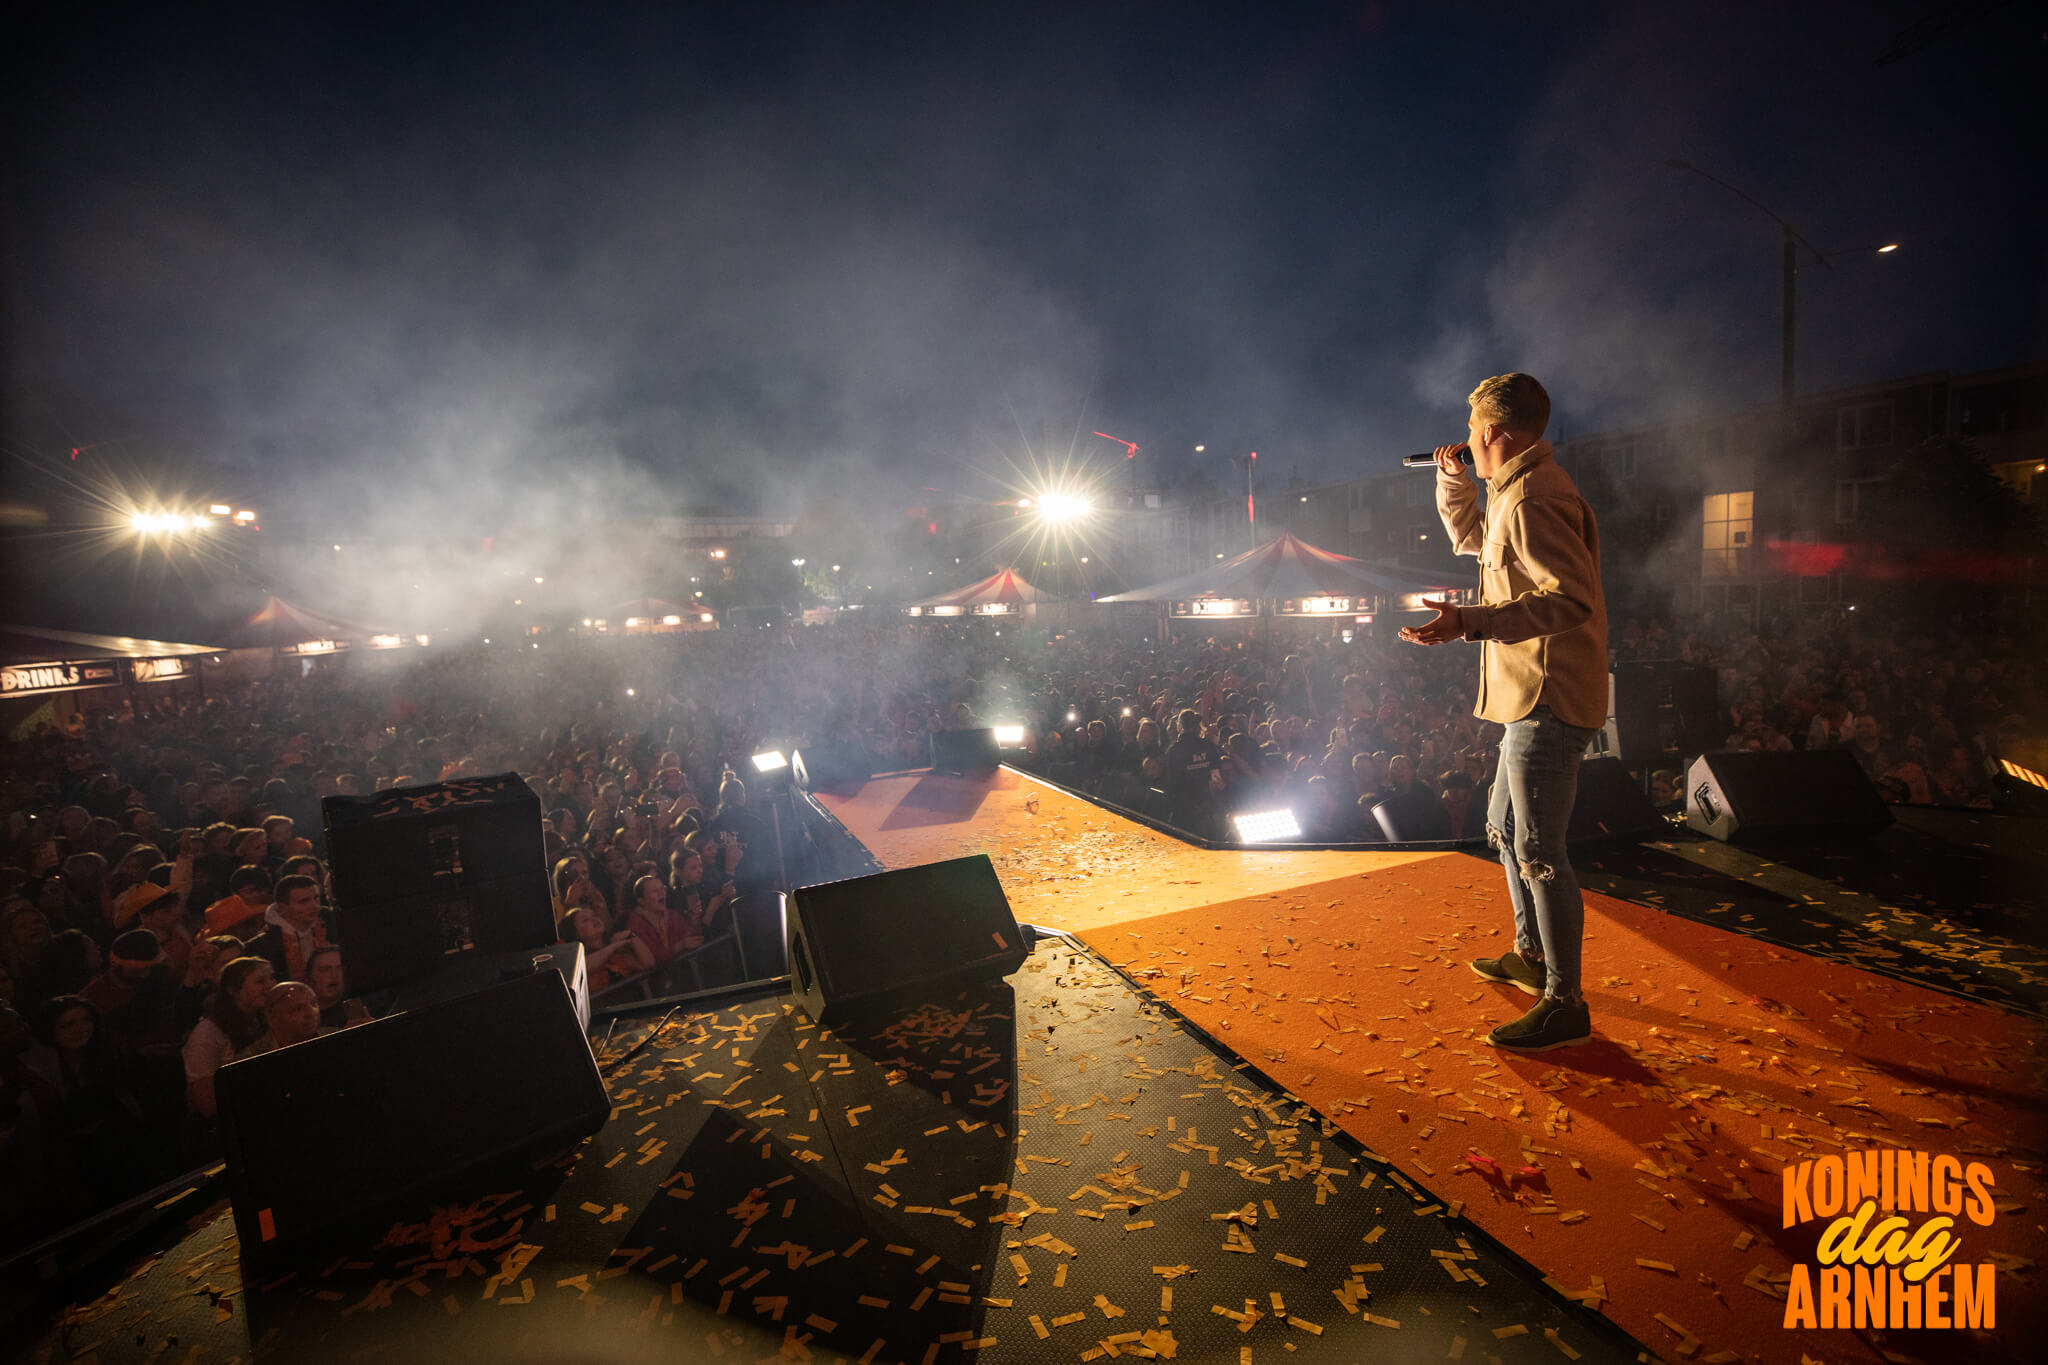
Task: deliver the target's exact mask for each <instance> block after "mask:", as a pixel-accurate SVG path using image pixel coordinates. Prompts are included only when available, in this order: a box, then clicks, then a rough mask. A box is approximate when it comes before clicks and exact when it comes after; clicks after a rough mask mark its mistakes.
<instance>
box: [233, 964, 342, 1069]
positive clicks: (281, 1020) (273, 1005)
mask: <svg viewBox="0 0 2048 1365" xmlns="http://www.w3.org/2000/svg"><path fill="white" fill-rule="evenodd" d="M331 1032H333V1030H332V1029H329V1028H326V1027H324V1026H323V1025H322V1024H321V1023H320V1001H319V998H318V997H317V996H315V995H314V993H313V988H312V987H311V986H309V985H307V984H306V983H305V982H303V981H280V982H278V983H277V984H276V985H274V986H272V987H271V988H270V993H269V995H267V996H265V997H264V1001H263V1032H262V1033H260V1034H258V1035H257V1037H256V1041H255V1042H253V1043H251V1044H249V1046H247V1047H245V1048H243V1049H242V1050H241V1051H240V1052H238V1053H236V1054H235V1060H236V1061H240V1060H241V1059H242V1058H244V1057H260V1056H262V1055H263V1054H264V1053H266V1052H275V1051H277V1050H278V1049H279V1048H281V1047H290V1046H292V1045H293V1044H294V1043H303V1042H305V1041H306V1040H307V1039H309V1038H317V1037H319V1036H320V1035H321V1034H323V1033H331Z"/></svg>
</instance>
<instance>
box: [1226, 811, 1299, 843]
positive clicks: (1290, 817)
mask: <svg viewBox="0 0 2048 1365" xmlns="http://www.w3.org/2000/svg"><path fill="white" fill-rule="evenodd" d="M1230 823H1231V824H1233V825H1235V826H1237V838H1238V842H1239V843H1245V844H1272V843H1278V842H1280V841H1281V840H1283V839H1299V838H1300V837H1301V822H1300V821H1299V820H1296V819H1295V818H1294V812H1293V811H1291V810H1262V811H1255V812H1253V813H1252V814H1250V815H1233V816H1231V817H1230Z"/></svg>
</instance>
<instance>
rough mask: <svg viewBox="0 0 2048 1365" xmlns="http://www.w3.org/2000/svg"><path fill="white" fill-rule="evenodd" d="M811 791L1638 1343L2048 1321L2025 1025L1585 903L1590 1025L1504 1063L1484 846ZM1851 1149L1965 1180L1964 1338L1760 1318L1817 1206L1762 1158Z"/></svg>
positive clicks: (1978, 1346)
mask: <svg viewBox="0 0 2048 1365" xmlns="http://www.w3.org/2000/svg"><path fill="white" fill-rule="evenodd" d="M826 804H827V805H828V806H830V808H831V809H832V810H833V811H834V813H835V814H836V815H838V816H839V818H840V819H841V820H842V821H843V822H844V823H845V824H846V825H847V827H848V828H849V829H850V830H851V831H852V832H853V833H854V835H855V836H856V837H858V838H859V839H861V840H862V842H863V843H865V844H866V845H867V847H868V848H869V849H870V850H872V851H873V852H874V853H875V854H876V856H877V857H879V858H880V859H882V860H883V861H884V862H885V863H886V864H888V865H889V866H892V867H898V866H908V865H914V864H917V863H923V862H930V861H934V860H937V859H941V858H947V857H957V856H961V855H963V854H968V853H987V854H989V855H990V856H991V858H992V859H993V860H994V862H995V865H996V867H997V870H998V871H999V873H1000V874H1001V876H1002V878H1003V882H1004V885H1005V888H1006V889H1007V890H1008V892H1009V895H1010V898H1011V902H1012V907H1013V909H1014V910H1015V911H1016V914H1017V917H1018V918H1019V919H1021V920H1029V921H1032V922H1034V923H1039V924H1044V925H1047V926H1050V927H1055V928H1061V929H1067V930H1071V931H1074V932H1077V933H1079V934H1080V935H1081V936H1082V937H1083V938H1084V939H1085V940H1086V941H1087V942H1088V943H1089V944H1090V945H1091V946H1093V947H1094V948H1095V949H1096V950H1097V951H1098V952H1100V953H1102V954H1103V956H1105V957H1107V958H1108V959H1109V960H1111V961H1112V962H1114V963H1115V964H1116V965H1117V966H1119V967H1120V968H1121V969H1123V970H1124V971H1125V972H1126V973H1128V974H1129V975H1131V976H1133V977H1135V978H1137V979H1138V980H1139V981H1140V982H1141V983H1143V984H1144V985H1146V986H1147V987H1148V988H1149V989H1150V990H1152V991H1153V992H1155V993H1156V994H1157V995H1158V996H1159V997H1160V998H1161V999H1163V1000H1165V1001H1166V1002H1167V1003H1169V1004H1171V1005H1172V1006H1173V1008H1175V1009H1176V1010H1178V1011H1180V1012H1181V1013H1182V1014H1184V1015H1185V1016H1186V1017H1188V1018H1189V1019H1190V1020H1191V1021H1193V1022H1194V1023H1195V1024H1196V1025H1197V1026H1198V1027H1200V1028H1202V1029H1204V1030H1205V1031H1207V1032H1208V1033H1209V1034H1211V1036H1213V1037H1215V1038H1216V1039H1218V1040H1219V1041H1221V1042H1222V1043H1223V1044H1225V1045H1226V1046H1228V1047H1230V1048H1231V1049H1232V1050H1234V1051H1236V1052H1238V1053H1239V1054H1240V1055H1242V1056H1243V1057H1245V1058H1246V1059H1247V1060H1249V1061H1250V1062H1251V1063H1252V1064H1254V1065H1255V1066H1258V1067H1259V1068H1261V1069H1262V1070H1263V1071H1265V1072H1266V1074H1267V1075H1269V1076H1271V1077H1272V1078H1273V1079H1274V1080H1275V1081H1276V1082H1277V1083H1279V1084H1280V1085H1282V1086H1285V1087H1287V1088H1288V1089H1290V1090H1291V1091H1292V1092H1293V1093H1294V1094H1295V1095H1297V1096H1299V1097H1300V1098H1301V1099H1303V1100H1305V1101H1306V1102H1308V1103H1310V1104H1311V1105H1313V1106H1314V1107H1315V1108H1316V1109H1317V1110H1318V1111H1320V1112H1322V1113H1323V1114H1325V1115H1326V1116H1328V1117H1329V1118H1331V1119H1332V1120H1333V1121H1335V1122H1336V1123H1338V1124H1339V1125H1340V1126H1342V1127H1343V1128H1344V1129H1345V1130H1346V1131H1347V1132H1349V1133H1351V1134H1352V1135H1353V1136H1354V1137H1356V1138H1358V1139H1359V1140H1360V1141H1361V1142H1363V1143H1364V1144H1365V1145H1366V1146H1367V1147H1369V1148H1371V1149H1373V1150H1374V1151H1376V1152H1378V1153H1380V1154H1381V1155H1383V1156H1385V1157H1386V1158H1387V1159H1389V1160H1391V1161H1392V1162H1394V1163H1395V1165H1397V1166H1398V1167H1399V1168H1400V1169H1401V1170H1402V1171H1403V1172H1405V1173H1406V1174H1408V1175H1409V1176H1410V1177H1412V1178H1413V1179H1415V1180H1416V1181H1417V1182H1418V1183H1420V1184H1422V1185H1423V1186H1424V1187H1426V1188H1427V1189H1429V1190H1431V1191H1432V1192H1433V1193H1434V1194H1435V1195H1437V1196H1438V1197H1439V1198H1441V1199H1443V1200H1445V1201H1446V1202H1448V1203H1450V1204H1451V1205H1452V1207H1453V1208H1460V1209H1461V1211H1462V1213H1463V1215H1464V1216H1465V1217H1467V1218H1469V1219H1470V1220H1472V1221H1473V1222H1475V1223H1476V1224H1478V1225H1479V1226H1480V1227H1481V1228H1483V1229H1485V1231H1486V1232H1488V1233H1489V1234H1491V1235H1492V1236H1493V1237H1495V1238H1496V1239H1498V1240H1499V1241H1500V1242H1501V1243H1503V1244H1504V1245H1505V1246H1507V1247H1508V1248H1509V1249H1510V1250H1512V1251H1515V1252H1517V1253H1519V1254H1521V1255H1522V1256H1524V1257H1526V1258H1527V1259H1528V1260H1529V1261H1530V1262H1532V1263H1533V1264H1535V1265H1537V1266H1538V1267H1540V1268H1541V1269H1542V1270H1543V1271H1544V1272H1545V1273H1546V1274H1547V1275H1549V1276H1550V1278H1551V1279H1552V1280H1553V1281H1555V1282H1556V1283H1558V1284H1560V1285H1561V1286H1563V1287H1564V1288H1565V1289H1566V1290H1568V1291H1571V1292H1577V1293H1584V1294H1586V1295H1587V1296H1588V1297H1589V1299H1597V1300H1599V1301H1600V1306H1601V1310H1602V1311H1603V1312H1605V1313H1606V1314H1607V1315H1608V1316H1609V1317H1611V1318H1612V1319H1614V1320H1615V1321H1616V1322H1618V1323H1620V1324H1621V1325H1622V1326H1623V1327H1624V1328H1626V1329H1627V1330H1628V1331H1629V1332H1630V1333H1632V1334H1633V1335H1634V1336H1636V1337H1637V1339H1638V1340H1640V1341H1642V1342H1644V1343H1645V1344H1646V1345H1648V1346H1650V1347H1651V1348H1652V1349H1654V1350H1656V1351H1658V1352H1660V1353H1662V1354H1664V1355H1666V1356H1667V1357H1671V1358H1677V1359H1691V1360H1703V1361H1704V1360H1733V1359H1735V1358H1738V1357H1740V1358H1745V1359H1750V1360H1757V1361H1768V1362H1785V1365H1800V1363H1801V1362H1802V1360H1804V1359H1812V1360H1816V1361H1826V1362H1834V1361H1878V1360H1882V1359H1904V1358H1914V1359H1922V1360H1944V1359H1963V1358H1970V1359H1979V1358H1984V1357H1986V1356H1999V1355H2003V1356H2008V1357H2011V1358H2014V1359H2019V1358H2030V1357H2031V1352H2030V1351H2028V1350H2026V1349H2023V1347H2022V1346H2021V1345H2020V1343H2025V1342H2028V1341H2038V1340H2040V1333H2041V1331H2042V1330H2043V1328H2044V1326H2048V1309H2044V1308H2043V1306H2042V1305H2041V1303H2040V1301H2039V1296H2038V1295H2037V1294H2036V1293H2035V1292H2034V1286H2035V1284H2036V1283H2037V1282H2038V1273H2037V1272H2036V1271H2035V1270H2034V1268H2033V1262H2032V1258H2034V1257H2036V1256H2038V1254H2039V1251H2040V1249H2041V1247H2042V1246H2043V1245H2044V1239H2043V1236H2042V1218H2043V1215H2042V1204H2041V1199H2042V1193H2043V1191H2042V1189H2041V1174H2040V1172H2041V1164H2040V1162H2041V1158H2040V1153H2041V1150H2042V1147H2043V1141H2042V1138H2043V1127H2044V1125H2043V1117H2042V1108H2043V1103H2044V1101H2043V1086H2042V1056H2041V1053H2042V1043H2043V1037H2042V1035H2043V1031H2044V1030H2043V1029H2042V1027H2041V1026H2040V1025H2039V1024H2038V1023H2037V1022H2035V1021H2032V1020H2027V1019H2022V1018H2019V1017H2017V1016H2013V1015H2009V1014H2005V1013H2002V1012H2000V1011H1997V1010H1994V1009H1991V1008H1989V1007H1986V1006H1983V1005H1979V1004H1976V1003H1973V1002H1970V1001H1967V1000H1960V999H1957V998H1955V997H1952V996H1948V995H1944V994H1940V993H1937V992H1934V991H1930V990H1926V989H1924V988H1922V987H1919V986H1915V985H1912V984H1910V983H1906V982H1901V981H1897V980H1893V979H1890V978H1884V977H1878V976H1874V975H1870V974H1868V973H1864V972H1859V971H1857V970H1855V969H1854V968H1852V967H1848V966H1846V965H1843V964H1839V963H1832V962H1823V961H1818V960H1816V959H1814V958H1811V957H1807V956H1804V955H1801V954H1798V953H1794V952H1790V951H1787V950H1784V949H1779V948H1773V947H1771V946H1770V945H1768V944H1765V943H1762V942H1759V941H1757V940H1755V939H1752V938H1749V937H1747V936H1744V935H1738V934H1733V933H1727V932H1724V931H1721V930H1718V929H1715V928H1713V927H1711V926H1709V925H1702V924H1698V923H1694V922H1691V921H1688V920H1684V919H1680V918H1677V917H1675V916H1670V915H1665V914H1663V913H1661V912H1659V911H1657V910H1655V909H1652V908H1648V907H1645V906H1641V905H1636V904H1631V903H1629V902H1625V901H1621V900H1616V899H1613V898H1611V897H1606V896H1600V895H1597V894H1591V893H1589V894H1588V896H1587V925H1586V945H1585V954H1586V957H1585V972H1584V979H1585V985H1586V991H1587V996H1588V999H1589V1002H1590V1003H1591V1005H1592V1009H1593V1022H1594V1030H1595V1039H1594V1041H1593V1042H1592V1043H1590V1044H1587V1045H1585V1046H1582V1047H1578V1048H1571V1049H1566V1050H1563V1051H1560V1052H1556V1053H1550V1054H1546V1055H1543V1056H1536V1057H1520V1056H1511V1055H1504V1054H1502V1053H1499V1052H1497V1051H1495V1050H1494V1049H1492V1048H1489V1047H1487V1046H1486V1045H1485V1044H1484V1043H1483V1042H1481V1041H1480V1040H1481V1039H1482V1037H1483V1036H1484V1034H1485V1033H1486V1031H1487V1030H1488V1029H1489V1028H1490V1027H1492V1026H1493V1025H1494V1024H1495V1023H1499V1022H1502V1021H1504V1020H1507V1019H1511V1018H1513V1017H1515V1016H1517V1015H1519V1014H1520V1013H1521V1012H1522V1011H1523V1010H1524V1009H1525V1008H1526V1007H1527V1006H1528V1004H1529V1003H1531V1002H1530V1001H1529V998H1528V997H1526V996H1524V995H1522V994H1521V993H1520V992H1518V991H1515V990H1513V989H1511V988H1509V987H1506V986H1500V985H1493V984H1489V983H1487V982H1484V981H1482V980H1480V979H1479V978H1478V977H1476V976H1474V975H1473V974H1472V973H1471V971H1470V969H1469V968H1468V967H1467V966H1466V962H1467V960H1468V959H1469V958H1472V957H1475V956H1490V955H1493V954H1495V953H1498V952H1499V951H1501V950H1503V949H1505V948H1507V947H1509V946H1512V937H1511V928H1510V924H1509V917H1508V914H1507V911H1506V908H1505V891H1504V889H1503V887H1502V884H1501V874H1500V870H1499V868H1498V866H1497V865H1496V864H1493V863H1491V862H1489V861H1486V860H1483V859H1480V858H1474V857H1470V856H1467V855H1464V854H1435V853H1423V854H1415V853H1393V852H1387V853H1370V852H1367V853H1327V852H1315V853H1286V852H1259V853H1250V852H1225V851H1210V850H1201V849H1195V848H1192V847H1190V846H1188V845H1185V844H1182V843H1180V842H1178V841H1176V840H1174V839H1171V838H1168V837H1166V836H1164V835H1160V834H1157V833H1154V832H1153V831H1151V830H1148V829H1145V828H1143V827H1142V826H1138V825H1135V824H1133V823H1131V822H1128V821H1124V820H1121V819H1118V818H1117V817H1115V816H1113V815H1111V814H1109V813H1108V812H1106V811H1103V810H1100V809H1099V808H1097V807H1094V806H1091V805H1089V804H1088V803H1086V802H1083V801H1080V800H1077V799H1075V798H1073V797H1070V796H1067V795H1066V794H1064V793H1062V792H1060V791H1058V790H1056V789H1053V788H1049V787H1046V786H1045V785H1044V784H1042V783H1038V782H1036V781H1035V780H1033V779H1031V778H1028V777H1025V776H1023V775H1020V774H1016V773H1013V772H1011V771H1009V770H1003V771H1001V772H999V773H998V774H997V775H996V776H995V778H993V779H992V780H989V781H985V782H984V781H973V780H969V779H960V778H941V777H934V776H931V775H928V774H924V775H907V776H898V777H890V778H883V779H877V780H876V781H873V782H870V783H869V784H868V785H867V786H866V787H865V788H863V789H862V790H861V792H860V793H859V794H858V795H857V796H854V797H851V798H845V799H834V798H827V799H826ZM1881 1147H1894V1148H1899V1149H1906V1150H1916V1151H1926V1152H1932V1153H1935V1154H1951V1155H1954V1156H1956V1157H1957V1158H1959V1159H1960V1160H1961V1161H1963V1162H1965V1163H1967V1162H1970V1161H1980V1162H1983V1163H1985V1165H1987V1166H1988V1167H1989V1168H1990V1170H1991V1172H1992V1174H1993V1178H1994V1179H1995V1182H1996V1184H1995V1188H1994V1190H1993V1196H1994V1199H1995V1201H1996V1209H1997V1213H1996V1217H1995V1218H1994V1219H1993V1221H1992V1223H1991V1225H1990V1226H1988V1227H1980V1226H1978V1225H1976V1224H1975V1223H1972V1222H1969V1221H1966V1220H1962V1219H1958V1221H1957V1227H1956V1229H1955V1232H1956V1235H1957V1236H1958V1237H1959V1238H1960V1243H1961V1245H1960V1248H1959V1250H1958V1251H1957V1253H1956V1257H1955V1264H1957V1265H1959V1266H1961V1265H1974V1264H1977V1263H1983V1262H1990V1263H1993V1264H1996V1265H1997V1266H1998V1267H1999V1269H1998V1270H1997V1272H1996V1279H1995V1283H1996V1291H1997V1301H1996V1307H1997V1324H1996V1329H1995V1330H1994V1331H1990V1332H1986V1333H1983V1334H1981V1335H1978V1334H1972V1333H1969V1332H1965V1331H1924V1330H1923V1331H1918V1332H1910V1331H1909V1332H1875V1331H1868V1330H1866V1331H1862V1332H1857V1331H1851V1330H1805V1329H1797V1328H1794V1329H1787V1328H1786V1327H1784V1326H1782V1325H1781V1324H1782V1321H1783V1316H1784V1311H1785V1304H1784V1302H1783V1301H1782V1298H1781V1296H1782V1295H1783V1294H1784V1293H1785V1288H1786V1282H1785V1279H1784V1277H1786V1276H1788V1275H1790V1274H1791V1273H1792V1272H1793V1269H1794V1266H1795V1265H1796V1264H1802V1263H1803V1264H1805V1265H1807V1266H1809V1267H1813V1265H1814V1251H1815V1243H1816V1241H1817V1239H1818V1238H1819V1236H1820V1233H1821V1230H1822V1229H1823V1228H1824V1227H1825V1226H1826V1225H1827V1222H1828V1220H1827V1219H1826V1218H1820V1219H1818V1220H1816V1221H1813V1222H1802V1223H1801V1224H1800V1225H1799V1226H1797V1227H1794V1228H1792V1229H1789V1230H1787V1229H1784V1228H1782V1226H1781V1207H1782V1204H1781V1185H1782V1182H1781V1177H1780V1174H1779V1172H1780V1170H1781V1169H1782V1168H1783V1167H1784V1166H1785V1165H1786V1164H1787V1163H1794V1162H1800V1161H1805V1160H1808V1159H1810V1158H1815V1157H1822V1156H1827V1155H1836V1156H1841V1155H1844V1154H1848V1153H1857V1152H1864V1151H1869V1150H1874V1149H1876V1148H1881ZM1923 1217H1924V1216H1912V1217H1910V1218H1909V1222H1910V1223H1912V1224H1914V1225H1918V1224H1919V1223H1920V1222H1922V1221H1923ZM1810 1273H1812V1274H1815V1275H1816V1276H1817V1275H1818V1270H1817V1268H1816V1269H1813V1270H1811V1271H1810ZM1816 1283H1817V1280H1816Z"/></svg>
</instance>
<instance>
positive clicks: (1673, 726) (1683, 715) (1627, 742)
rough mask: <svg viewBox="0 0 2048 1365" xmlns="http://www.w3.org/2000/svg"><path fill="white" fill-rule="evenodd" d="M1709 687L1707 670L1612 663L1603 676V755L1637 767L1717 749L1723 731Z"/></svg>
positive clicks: (1668, 663)
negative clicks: (1605, 725)
mask: <svg viewBox="0 0 2048 1365" xmlns="http://www.w3.org/2000/svg"><path fill="white" fill-rule="evenodd" d="M1715 682H1716V679H1715V674H1714V670H1713V669H1711V668H1708V667H1706V666H1705V665H1703V664H1688V663H1682V662H1680V661H1678V660H1676V659H1645V660H1639V661H1634V662H1629V663H1619V664H1616V665H1615V666H1614V671H1613V672H1612V673H1609V674H1608V675H1607V728H1606V732H1605V744H1604V748H1605V752H1606V756H1607V757H1609V758H1617V759H1620V760H1621V761H1622V762H1623V763H1626V764H1630V765H1632V766H1640V765H1642V764H1646V763H1655V762H1657V761H1658V760H1660V759H1665V758H1672V757H1677V758H1679V759H1680V760H1681V761H1682V760H1683V759H1685V758H1690V757H1692V756H1694V755H1696V754H1703V753H1705V752H1706V751H1707V750H1709V749H1711V748H1713V747H1714V746H1715V745H1717V744H1719V743H1720V742H1721V741H1722V740H1723V739H1724V738H1726V736H1727V726H1726V725H1725V724H1724V722H1723V721H1722V718H1721V708H1720V703H1719V702H1718V701H1717V700H1716V697H1715ZM1674 766H1676V765H1675V764H1674Z"/></svg>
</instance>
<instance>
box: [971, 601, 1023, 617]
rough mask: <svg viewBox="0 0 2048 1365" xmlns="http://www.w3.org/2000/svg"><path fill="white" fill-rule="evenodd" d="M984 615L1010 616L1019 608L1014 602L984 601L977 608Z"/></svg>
mask: <svg viewBox="0 0 2048 1365" xmlns="http://www.w3.org/2000/svg"><path fill="white" fill-rule="evenodd" d="M975 610H976V611H979V612H980V613H981V614H982V615H983V616H1009V615H1011V614H1012V613H1014V612H1015V611H1016V610H1017V606H1016V604H1015V603H1014V602H984V603H982V604H981V605H980V606H979V607H977V608H975Z"/></svg>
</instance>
